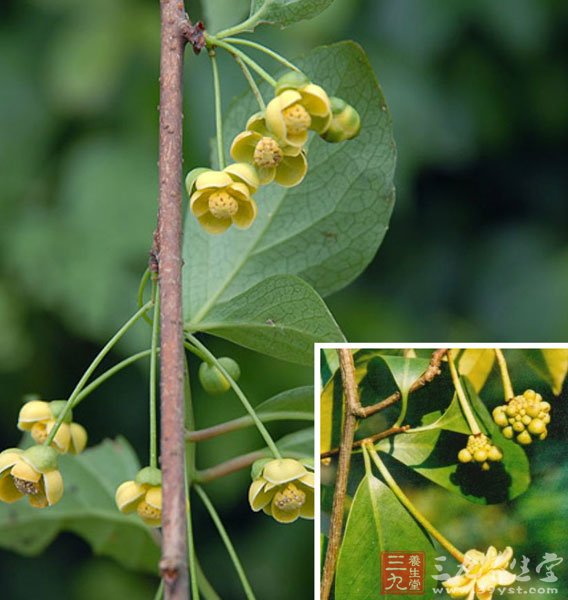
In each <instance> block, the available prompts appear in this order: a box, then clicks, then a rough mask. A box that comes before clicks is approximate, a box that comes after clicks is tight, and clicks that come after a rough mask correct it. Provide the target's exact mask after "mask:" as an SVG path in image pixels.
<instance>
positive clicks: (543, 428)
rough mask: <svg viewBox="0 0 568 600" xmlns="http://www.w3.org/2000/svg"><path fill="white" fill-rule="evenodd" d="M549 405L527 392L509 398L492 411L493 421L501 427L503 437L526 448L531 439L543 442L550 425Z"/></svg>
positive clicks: (533, 393)
mask: <svg viewBox="0 0 568 600" xmlns="http://www.w3.org/2000/svg"><path fill="white" fill-rule="evenodd" d="M549 413H550V404H549V403H548V402H545V401H544V400H543V399H542V396H541V395H540V394H537V393H536V392H535V391H533V390H527V391H526V392H525V393H524V394H522V395H521V396H515V397H514V398H511V400H509V402H508V403H507V404H504V405H502V406H498V407H497V408H495V410H494V411H493V420H494V421H495V423H496V424H497V425H499V427H501V429H502V432H503V435H504V436H505V437H506V438H508V439H513V437H515V439H516V440H517V442H519V444H523V445H524V446H527V445H528V444H530V443H532V441H533V438H536V439H539V440H544V439H545V438H546V436H547V435H548V430H547V425H548V424H549V423H550V414H549Z"/></svg>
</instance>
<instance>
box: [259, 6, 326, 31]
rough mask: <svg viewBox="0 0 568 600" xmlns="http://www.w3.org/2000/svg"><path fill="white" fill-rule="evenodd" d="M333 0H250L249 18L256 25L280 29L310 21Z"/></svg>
mask: <svg viewBox="0 0 568 600" xmlns="http://www.w3.org/2000/svg"><path fill="white" fill-rule="evenodd" d="M332 2H333V0H252V2H251V7H250V14H251V17H254V16H255V15H256V17H257V19H258V20H257V21H256V23H257V24H258V23H271V24H278V25H281V26H282V27H286V26H287V25H292V24H293V23H297V22H298V21H303V20H304V19H311V18H313V17H315V16H316V15H318V14H319V13H320V12H322V11H323V10H325V9H326V8H327V7H328V6H329V5H330V4H331V3H332Z"/></svg>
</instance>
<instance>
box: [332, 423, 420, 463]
mask: <svg viewBox="0 0 568 600" xmlns="http://www.w3.org/2000/svg"><path fill="white" fill-rule="evenodd" d="M409 429H410V425H403V426H402V427H391V428H390V429H385V430H384V431H381V432H380V433H375V434H374V435H370V436H369V437H366V438H365V439H363V440H357V441H356V442H353V445H352V446H351V450H355V449H356V448H360V447H361V446H362V445H363V444H367V443H373V444H374V443H375V442H379V441H381V440H384V439H386V438H388V437H391V436H393V435H397V434H399V433H405V432H406V431H408V430H409ZM338 453H339V448H332V449H331V450H328V451H327V452H322V453H321V454H320V458H321V459H323V458H329V457H330V456H334V455H336V454H338Z"/></svg>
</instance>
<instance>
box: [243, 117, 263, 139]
mask: <svg viewBox="0 0 568 600" xmlns="http://www.w3.org/2000/svg"><path fill="white" fill-rule="evenodd" d="M246 129H247V130H248V131H255V132H256V133H259V134H260V135H261V136H263V135H266V133H267V131H268V130H267V128H266V121H265V118H264V112H257V113H255V114H254V115H252V117H250V118H249V120H248V121H247V124H246Z"/></svg>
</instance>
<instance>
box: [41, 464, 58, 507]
mask: <svg viewBox="0 0 568 600" xmlns="http://www.w3.org/2000/svg"><path fill="white" fill-rule="evenodd" d="M43 485H44V486H45V497H46V498H47V501H48V503H49V505H50V506H53V505H54V504H56V503H57V502H59V501H60V500H61V498H62V496H63V477H61V473H60V472H59V471H58V470H57V469H54V470H53V471H48V472H47V473H44V474H43Z"/></svg>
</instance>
